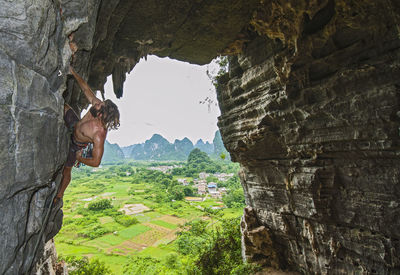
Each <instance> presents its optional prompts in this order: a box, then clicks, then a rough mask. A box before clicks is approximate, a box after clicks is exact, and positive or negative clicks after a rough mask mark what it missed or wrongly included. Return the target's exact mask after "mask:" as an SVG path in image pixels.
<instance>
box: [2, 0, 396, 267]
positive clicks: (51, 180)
mask: <svg viewBox="0 0 400 275" xmlns="http://www.w3.org/2000/svg"><path fill="white" fill-rule="evenodd" d="M0 6H1V9H0V125H1V128H2V129H3V131H2V132H1V134H0V181H1V184H0V209H1V213H3V217H2V219H1V221H0V230H1V232H2V234H1V235H0V247H1V248H0V262H1V263H2V264H1V265H0V274H25V273H34V272H35V263H36V262H37V260H38V258H39V257H40V256H41V255H42V254H43V253H42V251H43V247H44V244H45V242H46V241H47V240H49V239H51V238H52V236H54V234H56V232H57V231H58V230H59V228H60V226H61V219H62V212H61V211H60V210H59V207H60V205H59V206H56V207H54V206H53V207H51V201H52V197H53V195H54V194H55V191H56V189H57V187H58V184H59V180H60V175H59V173H60V170H61V169H62V165H63V162H64V160H65V157H66V149H67V145H68V133H67V131H66V129H65V127H64V124H63V120H62V112H63V104H64V102H67V103H69V104H70V105H71V106H72V107H73V108H74V109H75V110H76V111H79V110H81V109H82V108H83V107H84V106H85V105H86V104H87V102H86V100H85V98H84V96H83V95H82V94H81V92H80V91H79V89H78V88H77V87H76V84H75V83H74V81H73V79H72V78H71V77H69V76H67V74H66V72H67V70H68V65H69V64H70V63H71V64H73V66H74V67H75V68H76V69H77V71H78V72H79V73H80V74H81V75H82V76H83V77H84V78H85V79H87V80H88V81H89V84H90V85H91V86H92V87H93V88H94V89H98V90H100V91H101V90H102V88H103V84H104V83H105V80H106V77H107V76H108V75H112V77H113V84H114V91H115V93H116V94H117V96H122V95H123V93H126V92H134V91H123V82H124V80H125V74H126V72H129V71H130V70H132V68H133V66H134V65H135V64H136V63H137V62H138V60H139V59H140V58H141V57H145V56H146V55H147V54H156V55H158V56H169V57H171V58H175V59H179V60H182V61H188V62H192V63H196V64H205V63H207V62H209V61H210V60H211V59H212V58H214V57H215V56H217V55H218V54H230V55H231V57H230V69H229V74H227V75H225V76H221V77H220V78H219V80H220V83H219V85H218V100H219V104H220V108H221V117H220V118H219V126H220V129H221V134H222V138H223V140H224V144H225V147H226V148H227V149H228V151H229V152H230V153H231V156H232V158H233V160H234V161H237V162H239V163H240V164H241V173H240V176H241V179H242V184H243V188H244V190H245V194H246V201H247V204H248V205H249V206H250V207H251V208H248V209H247V210H246V211H245V216H244V218H243V222H242V225H243V244H244V251H243V252H244V253H243V254H244V257H245V258H246V259H248V260H252V261H256V262H260V263H263V264H269V265H272V266H274V267H279V268H290V269H293V270H297V271H300V272H303V273H315V274H352V273H359V274H373V273H376V274H399V273H400V241H399V240H400V235H399V232H400V230H399V229H398V228H399V227H400V199H399V198H400V180H399V178H400V140H399V139H400V136H399V134H400V133H399V131H400V130H399V129H400V127H399V126H400V108H399V106H400V78H399V76H400V64H399V61H400V50H399V47H400V26H399V24H400V16H399V15H400V4H399V2H398V1H395V0H374V1H372V0H364V1H356V0H350V1H347V0H346V1H345V0H336V1H334V0H310V1H305V0H304V1H301V0H300V1H297V0H263V1H259V0H257V1H256V0H250V1H244V0H240V1H239V0H235V1H227V0H221V1H213V0H196V1H185V0H180V1H177V0H162V1H155V0H151V1H128V0H113V1H111V0H88V1H78V0H69V1H66V0H36V1H32V0H27V1H22V0H11V1H10V0H0Z"/></svg>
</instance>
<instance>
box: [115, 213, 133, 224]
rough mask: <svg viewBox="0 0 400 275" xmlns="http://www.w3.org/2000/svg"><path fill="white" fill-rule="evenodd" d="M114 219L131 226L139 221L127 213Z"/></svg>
mask: <svg viewBox="0 0 400 275" xmlns="http://www.w3.org/2000/svg"><path fill="white" fill-rule="evenodd" d="M114 220H115V221H116V222H117V223H119V224H121V225H123V226H130V225H132V224H136V223H138V222H139V221H138V220H137V219H136V218H134V217H131V216H126V215H120V216H116V217H114Z"/></svg>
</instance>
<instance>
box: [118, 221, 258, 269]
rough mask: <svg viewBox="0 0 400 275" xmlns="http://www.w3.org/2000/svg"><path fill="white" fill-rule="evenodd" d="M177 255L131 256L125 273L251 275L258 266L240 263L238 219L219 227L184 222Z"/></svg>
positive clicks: (177, 246)
mask: <svg viewBox="0 0 400 275" xmlns="http://www.w3.org/2000/svg"><path fill="white" fill-rule="evenodd" d="M175 249H176V252H174V253H170V254H169V255H168V256H167V257H166V258H165V259H164V260H160V259H156V258H153V257H132V258H131V259H130V261H129V263H128V264H127V265H126V266H125V268H124V274H131V275H139V274H149V275H151V274H217V275H218V274H221V275H222V274H224V275H225V274H238V275H239V274H240V275H242V274H252V273H255V272H256V271H257V270H258V267H257V266H255V265H251V264H246V263H243V262H242V258H241V234H240V226H239V219H237V218H235V219H222V220H220V221H219V223H218V224H213V223H211V222H208V221H204V220H197V221H192V222H189V223H186V224H185V225H184V226H183V228H182V231H180V232H179V233H178V238H177V240H176V241H175Z"/></svg>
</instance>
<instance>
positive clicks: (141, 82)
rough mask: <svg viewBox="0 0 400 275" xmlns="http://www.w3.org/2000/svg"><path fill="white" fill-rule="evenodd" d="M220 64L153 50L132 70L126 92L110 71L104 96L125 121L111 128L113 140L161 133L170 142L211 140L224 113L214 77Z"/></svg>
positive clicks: (123, 142)
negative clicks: (120, 89) (160, 54)
mask: <svg viewBox="0 0 400 275" xmlns="http://www.w3.org/2000/svg"><path fill="white" fill-rule="evenodd" d="M215 68H216V64H215V62H211V63H210V64H207V65H202V66H200V65H193V64H190V63H187V62H182V61H177V60H173V59H169V58H160V57H157V56H155V55H150V56H148V57H147V58H146V59H144V58H142V59H141V60H140V62H139V63H138V64H137V65H136V66H135V67H134V69H133V70H132V71H131V72H130V73H129V74H127V79H126V81H125V83H124V95H123V97H121V98H117V97H116V96H115V93H114V92H113V85H112V78H111V76H110V77H108V79H107V82H106V84H105V86H104V88H105V98H108V99H111V100H112V101H113V102H115V103H116V104H117V105H118V107H119V110H120V115H121V126H120V127H119V129H118V130H117V131H110V132H109V133H108V136H107V139H108V141H109V142H111V143H118V144H119V145H120V146H129V145H132V144H134V143H141V142H144V141H145V140H147V139H149V138H150V137H151V136H152V135H153V134H160V135H161V136H163V137H165V138H166V139H167V140H168V141H169V142H171V143H173V142H174V140H175V139H180V140H181V139H183V138H185V137H187V138H189V140H191V141H192V142H193V143H195V142H196V141H198V140H199V139H202V140H203V141H206V140H207V141H210V142H212V139H213V137H214V133H215V132H216V131H217V130H218V127H217V117H218V116H219V115H220V111H219V108H218V105H217V99H216V93H215V88H214V86H213V84H212V80H211V79H210V77H211V75H210V74H211V73H210V72H211V71H214V70H215Z"/></svg>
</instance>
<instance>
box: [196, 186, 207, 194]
mask: <svg viewBox="0 0 400 275" xmlns="http://www.w3.org/2000/svg"><path fill="white" fill-rule="evenodd" d="M206 187H207V185H206V184H203V183H199V184H197V193H198V194H199V195H205V194H206V193H207V190H206Z"/></svg>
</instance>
